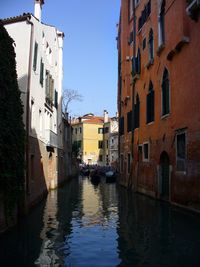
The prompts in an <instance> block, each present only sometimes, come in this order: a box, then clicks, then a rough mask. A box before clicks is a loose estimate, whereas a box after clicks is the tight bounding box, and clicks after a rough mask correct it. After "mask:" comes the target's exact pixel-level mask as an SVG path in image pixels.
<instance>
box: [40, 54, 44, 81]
mask: <svg viewBox="0 0 200 267" xmlns="http://www.w3.org/2000/svg"><path fill="white" fill-rule="evenodd" d="M43 83H44V63H43V62H42V59H41V61H40V84H41V85H42V86H43Z"/></svg>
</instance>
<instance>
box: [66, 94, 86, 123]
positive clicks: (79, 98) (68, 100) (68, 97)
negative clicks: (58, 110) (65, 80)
mask: <svg viewBox="0 0 200 267" xmlns="http://www.w3.org/2000/svg"><path fill="white" fill-rule="evenodd" d="M82 100H83V96H82V95H81V94H79V92H78V90H74V89H65V90H64V92H63V96H62V111H63V114H64V116H65V118H66V119H67V118H68V114H69V105H70V104H71V102H72V101H82Z"/></svg>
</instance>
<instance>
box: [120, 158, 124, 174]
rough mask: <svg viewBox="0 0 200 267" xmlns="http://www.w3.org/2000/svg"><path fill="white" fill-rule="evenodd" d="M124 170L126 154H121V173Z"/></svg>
mask: <svg viewBox="0 0 200 267" xmlns="http://www.w3.org/2000/svg"><path fill="white" fill-rule="evenodd" d="M123 171H124V155H123V154H121V155H120V173H122V172H123Z"/></svg>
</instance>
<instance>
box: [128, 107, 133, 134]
mask: <svg viewBox="0 0 200 267" xmlns="http://www.w3.org/2000/svg"><path fill="white" fill-rule="evenodd" d="M131 131H132V111H129V112H128V113H127V132H131Z"/></svg>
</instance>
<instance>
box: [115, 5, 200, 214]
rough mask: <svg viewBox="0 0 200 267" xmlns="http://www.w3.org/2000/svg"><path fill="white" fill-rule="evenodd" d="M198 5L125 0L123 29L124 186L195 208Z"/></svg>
mask: <svg viewBox="0 0 200 267" xmlns="http://www.w3.org/2000/svg"><path fill="white" fill-rule="evenodd" d="M199 10H200V4H199V1H195V0H194V1H179V0H175V1H174V0H157V1H151V0H135V1H132V0H122V1H121V12H120V21H119V28H118V55H119V57H118V110H119V144H120V147H119V157H120V172H121V176H120V183H121V184H123V185H125V186H127V187H131V188H133V189H134V190H135V191H139V192H142V193H145V194H148V195H150V196H153V197H155V198H160V199H164V200H167V201H169V202H171V203H176V204H178V205H181V206H185V207H189V208H192V209H199V208H200V195H199V191H200V182H199V179H198V178H199V176H200V154H199V147H200V138H199V136H200V125H199V123H198V122H199V119H200V117H199V108H198V105H199V104H198V98H199V90H198V84H199V83H200V75H199V74H198V71H199V69H200V54H199V53H198V52H197V49H196V47H197V45H198V43H199V41H200V31H199V29H200V19H199ZM175 25H176V26H175ZM188 108H189V110H188Z"/></svg>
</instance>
